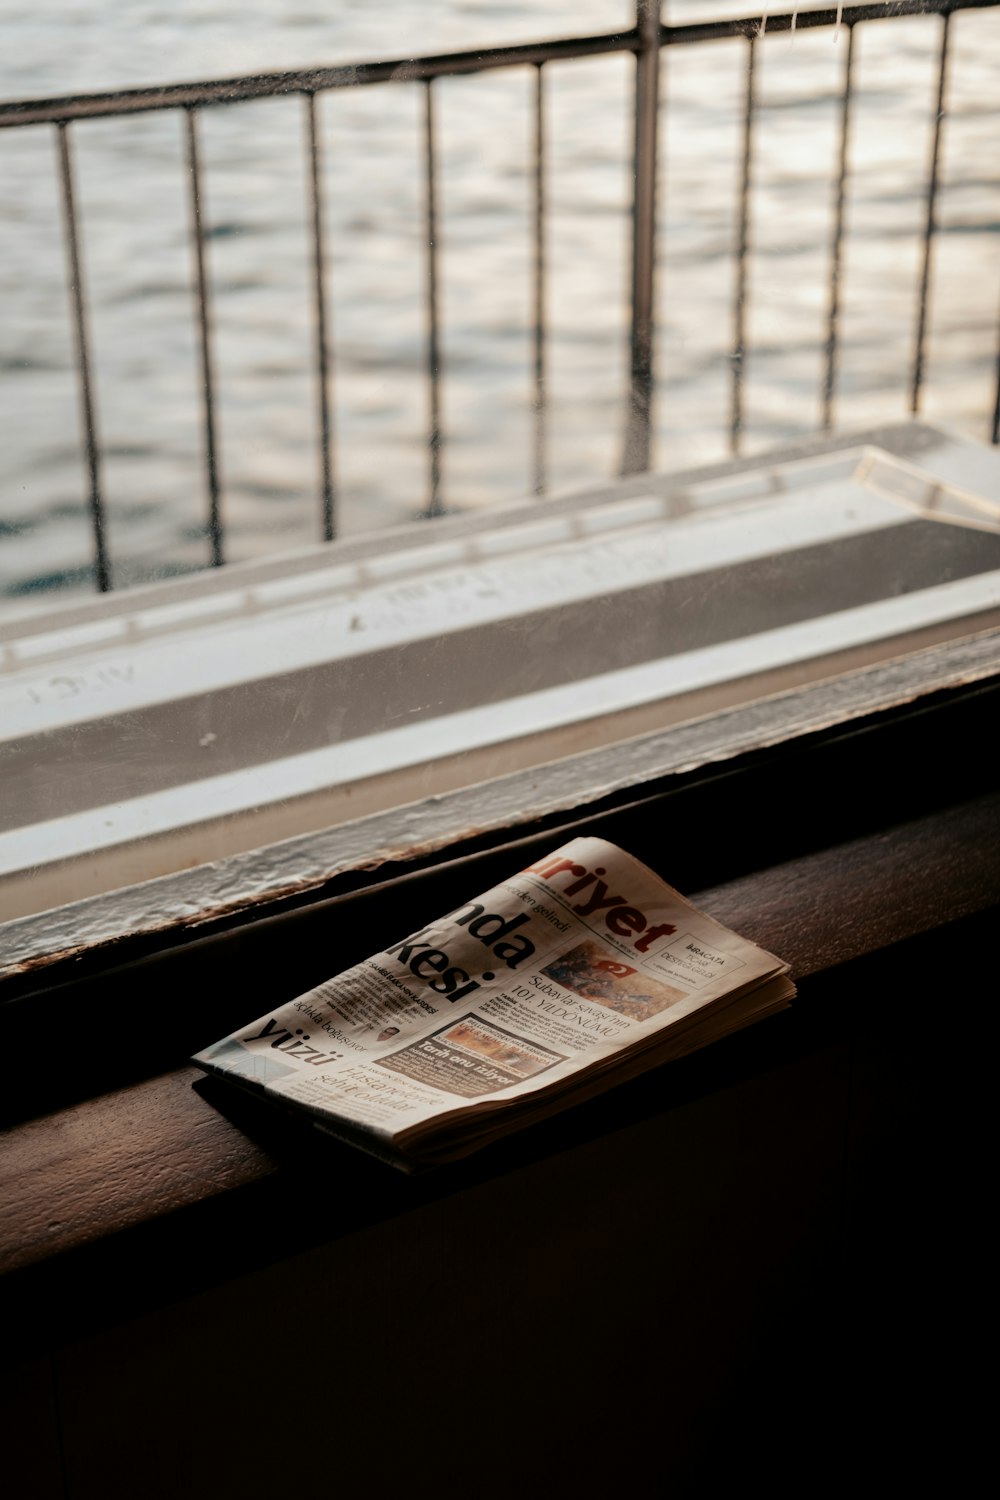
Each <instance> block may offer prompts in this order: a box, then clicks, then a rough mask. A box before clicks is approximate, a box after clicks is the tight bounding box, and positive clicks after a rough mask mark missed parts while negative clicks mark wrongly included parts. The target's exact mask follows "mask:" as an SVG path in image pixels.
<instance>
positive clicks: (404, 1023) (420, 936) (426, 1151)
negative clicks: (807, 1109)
mask: <svg viewBox="0 0 1000 1500" xmlns="http://www.w3.org/2000/svg"><path fill="white" fill-rule="evenodd" d="M794 993H795V989H794V986H793V985H792V983H791V981H790V980H789V979H788V978H787V965H786V964H783V963H782V962H781V961H780V960H779V959H776V958H775V957H773V956H772V955H771V954H769V953H765V952H764V951H763V950H762V949H760V948H758V947H756V946H755V945H754V944H753V943H750V942H748V941H746V940H745V939H743V938H740V937H738V936H737V935H736V934H735V933H733V932H731V931H729V930H728V929H727V928H725V927H722V926H721V925H720V924H719V923H717V922H714V921H713V920H712V919H711V918H710V917H707V916H705V915H704V914H703V913H702V912H699V911H698V910H697V909H696V908H695V907H693V906H692V905H691V904H690V903H689V902H688V901H686V900H685V899H684V898H683V897H682V896H681V895H679V894H678V893H677V892H676V891H674V890H673V889H671V887H670V886H668V885H667V884H666V883H665V882H664V881H662V880H661V879H660V878H659V877H658V876H657V875H655V874H654V873H653V872H652V871H651V870H649V869H648V868H647V867H646V866H645V865H643V864H641V863H640V862H639V861H638V860H636V859H634V858H633V857H632V856H631V855H629V854H626V853H625V852H624V851H623V850H621V849H619V848H617V847H616V846H615V845H613V844H609V843H607V842H605V841H604V840H602V839H596V838H577V839H574V840H573V841H572V842H571V843H568V844H566V845H565V846H564V847H562V848H560V849H557V850H555V851H554V852H553V853H551V854H549V855H547V856H546V857H545V858H543V859H540V860H538V861H537V862H536V863H535V864H533V865H530V866H529V867H528V868H527V869H525V870H522V871H521V872H520V873H519V874H517V875H514V876H512V877H511V878H510V879H509V880H504V881H502V882H501V883H500V884H499V885H497V886H494V887H493V889H492V890H489V891H486V892H485V893H484V894H482V895H480V896H476V897H475V898H474V899H470V900H469V901H468V902H466V903H465V904H464V905H462V906H460V907H458V908H456V910H454V911H451V912H449V913H447V915H445V916H443V917H441V918H440V919H439V920H438V921H435V922H432V923H430V924H429V925H428V926H426V927H423V928H421V929H420V931H419V932H415V933H412V934H410V936H408V937H405V938H403V939H401V940H400V941H398V942H394V943H392V944H390V945H389V946H388V947H387V948H385V949H384V950H383V951H382V952H381V953H377V954H375V955H373V956H372V957H371V958H368V959H365V960H364V962H362V963H360V964H357V965H355V967H354V968H351V969H348V970H346V971H345V972H344V973H342V974H338V975H336V976H335V977H334V978H332V979H330V980H328V981H327V982H326V983H324V984H321V985H319V986H318V988H316V989H314V990H310V991H309V993H308V994H305V995H302V996H300V997H299V998H298V999H297V1000H294V1001H291V1002H290V1003H288V1004H286V1005H284V1006H282V1007H281V1008H280V1009H276V1010H273V1011H269V1012H267V1013H266V1014H265V1015H263V1016H261V1017H260V1018H259V1019H257V1020H256V1021H254V1022H253V1023H252V1024H250V1025H248V1026H246V1027H244V1028H242V1029H241V1030H240V1031H237V1032H235V1033H234V1034H233V1035H232V1036H229V1037H227V1038H225V1040H223V1041H221V1042H219V1043H217V1044H216V1045H215V1046H212V1047H209V1048H207V1049H206V1050H204V1051H203V1052H200V1053H198V1054H197V1056H196V1057H195V1059H194V1061H195V1062H197V1063H198V1064H199V1065H200V1066H201V1067H203V1068H205V1069H206V1070H207V1071H209V1072H213V1073H218V1074H222V1075H225V1076H227V1077H229V1078H231V1079H232V1080H233V1081H234V1082H239V1083H241V1084H244V1085H246V1086H249V1087H251V1088H253V1089H256V1090H257V1091H259V1092H263V1093H265V1094H266V1095H268V1096H269V1097H271V1098H273V1099H274V1100H275V1102H280V1103H284V1104H285V1105H287V1106H289V1107H291V1108H294V1109H299V1110H304V1111H306V1112H307V1113H308V1114H310V1115H311V1116H312V1118H313V1120H314V1122H315V1123H316V1124H318V1125H320V1126H322V1127H323V1128H325V1129H327V1130H329V1131H331V1132H332V1133H333V1134H335V1135H338V1136H340V1137H341V1138H343V1139H345V1140H348V1141H351V1142H353V1143H355V1144H358V1145H361V1146H363V1147H366V1148H367V1149H369V1150H372V1151H374V1152H375V1154H376V1155H382V1156H384V1157H386V1158H387V1159H389V1160H390V1161H392V1162H394V1164H396V1165H399V1166H403V1167H404V1168H405V1167H413V1166H416V1165H419V1164H421V1163H432V1162H437V1161H446V1160H451V1159H453V1158H456V1157H459V1156H462V1155H465V1154H467V1153H468V1152H470V1151H473V1150H476V1149H478V1148H479V1147H480V1146H483V1145H485V1144H487V1142H488V1141H490V1140H492V1139H494V1138H495V1137H498V1136H500V1135H503V1134H506V1133H508V1132H509V1131H510V1130H512V1129H515V1128H518V1127H520V1126H522V1125H525V1124H528V1123H530V1122H531V1121H533V1120H535V1119H538V1118H541V1117H542V1116H543V1115H545V1114H549V1113H552V1112H554V1111H555V1110H557V1109H564V1108H566V1107H567V1106H568V1105H570V1104H571V1103H575V1102H577V1101H578V1100H579V1099H583V1098H587V1097H589V1096H590V1095H592V1094H595V1093H597V1092H599V1091H601V1090H603V1089H605V1088H607V1087H609V1086H611V1085H612V1084H614V1083H617V1082H618V1081H620V1080H622V1079H624V1078H627V1077H631V1076H633V1075H634V1074H636V1073H638V1072H641V1071H644V1070H645V1069H647V1068H650V1067H653V1066H657V1065H658V1064H659V1063H660V1062H663V1061H666V1060H668V1059H670V1058H673V1057H677V1056H680V1055H682V1054H683V1053H684V1052H688V1051H691V1050H693V1049H694V1048H695V1047H700V1046H704V1045H705V1044H706V1043H708V1042H711V1041H713V1040H715V1039H716V1038H717V1037H720V1036H723V1035H725V1034H727V1033H728V1032H729V1031H732V1030H735V1029H737V1028H738V1027H740V1026H744V1025H746V1024H748V1023H749V1022H750V1021H753V1020H756V1019H758V1018H759V1017H761V1016H763V1015H766V1014H769V1013H770V1012H772V1011H774V1010H777V1009H780V1008H782V1007H783V1006H785V1005H787V1003H788V1001H789V999H790V998H791V997H792V996H793V995H794Z"/></svg>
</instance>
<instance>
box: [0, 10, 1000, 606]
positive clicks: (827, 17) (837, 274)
mask: <svg viewBox="0 0 1000 1500" xmlns="http://www.w3.org/2000/svg"><path fill="white" fill-rule="evenodd" d="M998 4H1000V0H888V3H887V0H877V3H870V4H859V5H848V4H841V5H836V6H833V7H829V8H826V9H822V10H805V11H797V10H791V11H787V12H784V13H781V14H766V15H764V16H761V14H760V13H758V14H757V15H754V16H746V17H742V18H736V19H730V20H712V21H705V22H700V23H693V24H686V25H663V24H661V19H660V3H659V0H636V24H635V25H634V26H633V27H632V28H630V29H629V30H627V31H622V32H615V33H612V34H608V35H602V36H589V37H573V38H567V39H558V40H553V41H545V42H533V43H528V44H524V45H518V46H505V47H504V46H502V47H497V48H492V49H490V50H488V51H476V52H454V53H445V54H442V55H438V56H429V57H420V58H410V59H400V60H396V61H380V62H368V63H360V64H352V65H344V66H339V67H327V68H314V69H304V70H298V71H292V72H282V73H269V74H258V75H255V76H253V77H246V78H228V79H217V80H210V81H207V82H204V83H180V84H170V85H166V86H162V87H153V88H138V89H121V90H116V91H114V92H109V93H94V94H82V95H68V96H65V97H61V98H52V99H29V100H23V101H15V102H7V103H0V128H4V127H8V128H9V127H24V126H31V125H43V124H48V125H53V126H54V127H55V130H56V132H57V137H58V160H59V164H60V179H61V196H62V211H63V224H64V232H65V241H66V256H67V277H68V281H69V285H70V290H71V296H72V308H73V327H74V337H75V353H76V365H77V374H78V384H79V393H80V408H81V417H82V427H83V435H84V451H85V462H86V472H87V487H88V503H89V510H90V516H91V524H92V531H93V544H94V577H95V581H96V585H97V587H98V589H99V590H102V591H104V590H108V589H110V588H111V587H112V569H111V563H110V559H109V557H108V552H107V544H106V531H105V525H104V505H103V499H102V490H101V445H100V437H99V428H98V419H97V411H96V405H95V399H94V385H93V380H92V377H91V356H90V338H89V332H88V316H87V297H86V292H85V287H84V278H83V269H82V256H81V247H80V239H81V230H80V220H79V215H78V212H77V206H76V189H75V183H74V170H73V156H72V149H71V134H70V132H71V129H72V127H73V125H74V124H75V123H76V122H78V121H83V120H93V119H99V118H108V117H121V116H125V115H133V114H141V113H146V112H149V111H152V110H183V111H184V112H185V117H186V127H187V161H188V168H189V178H190V225H191V239H192V247H193V260H194V299H195V308H196V316H197V321H198V329H199V336H200V359H201V381H202V417H203V444H204V464H205V488H206V500H207V513H208V520H207V534H208V539H209V547H210V562H211V564H212V565H214V566H218V565H220V564H221V563H222V562H223V561H224V556H225V533H224V523H223V515H222V506H221V498H222V486H221V481H220V474H219V464H218V441H217V433H216V382H215V375H214V365H213V336H212V326H213V325H212V306H211V300H212V299H211V287H210V281H209V277H208V274H207V269H206V264H205V255H204V240H205V237H206V235H205V229H204V226H203V222H202V209H201V202H202V187H201V184H202V167H201V159H200V153H199V132H198V125H199V117H200V111H201V110H203V109H207V108H212V107H216V106H220V105H226V104H235V103H239V102H243V101H247V100H251V99H261V98H269V97H274V96H280V95H288V94H299V95H301V96H302V98H303V100H304V103H305V111H306V132H305V133H306V151H307V155H308V174H307V181H308V188H309V200H310V201H309V229H310V233H311V235H312V269H313V300H314V314H315V368H316V389H317V406H318V424H317V425H318V432H319V450H320V452H319V457H320V470H321V486H320V488H321V494H320V531H321V535H322V537H323V538H324V540H332V539H333V537H334V536H335V535H336V532H337V487H336V480H335V464H334V441H333V421H332V413H331V401H330V388H331V381H332V375H333V350H332V348H331V340H330V336H329V321H328V317H327V295H326V249H325V245H324V235H323V223H324V202H323V187H322V184H323V174H322V163H321V158H320V138H319V134H318V130H317V120H316V107H315V101H316V95H317V94H319V93H323V92H325V91H327V90H333V89H355V88H364V87H368V86H370V85H376V84H392V83H400V82H408V83H413V82H419V83H422V84H423V86H424V117H423V134H424V141H423V156H424V239H425V247H426V282H425V309H426V381H427V392H428V426H427V445H428V454H429V460H428V499H427V506H426V510H425V512H424V514H425V515H427V516H435V515H440V514H442V513H443V510H444V498H443V493H442V465H441V457H442V449H443V445H444V434H443V431H442V423H441V380H442V354H441V349H442V343H441V329H440V297H439V281H440V276H439V263H438V236H437V222H438V204H437V148H436V138H435V110H434V103H435V97H434V84H435V82H436V80H437V79H440V78H447V77H455V76H459V75H463V74H475V73H482V72H487V71H494V70H496V69H499V68H519V67H520V68H533V69H534V71H535V88H534V95H533V153H534V193H533V205H532V219H533V225H532V230H533V241H534V245H533V266H532V276H533V283H534V285H533V310H534V329H533V360H532V364H533V405H534V453H533V464H532V474H533V488H534V491H535V493H537V494H542V493H544V491H545V487H546V412H547V401H548V393H547V374H546V343H547V325H546V279H547V259H546V219H547V194H546V150H545V145H546V143H545V132H544V102H545V76H546V75H545V70H546V69H547V68H548V67H549V66H550V65H551V64H554V63H558V62H561V61H566V60H569V59H577V58H585V57H595V56H600V55H605V54H612V53H632V54H633V55H634V57H635V60H636V75H635V140H634V192H633V199H632V256H631V307H632V311H631V330H630V375H629V390H628V405H627V413H626V422H625V437H624V447H623V457H622V472H623V473H624V474H631V473H638V472H642V471H643V470H645V469H647V468H648V467H649V464H650V455H651V434H652V428H653V397H654V391H655V365H654V354H655V332H656V330H655V323H654V279H655V270H656V263H657V253H656V251H657V247H656V185H657V126H658V118H659V111H660V89H659V60H660V53H661V50H662V49H663V48H664V47H674V46H685V45H689V44H692V43H704V42H712V41H718V40H723V39H732V38H734V37H735V38H743V39H744V40H745V42H746V67H745V99H744V110H743V121H742V143H741V164H742V170H741V174H740V181H739V188H738V205H737V237H736V245H735V247H734V256H735V263H736V276H735V286H734V294H733V308H732V320H733V338H732V352H731V357H730V362H731V399H730V421H729V446H730V449H731V451H732V453H734V454H738V453H739V451H740V448H741V442H742V437H743V433H744V427H745V416H744V375H745V367H746V355H747V315H748V279H747V260H748V256H749V254H750V251H751V243H750V199H751V194H752V188H753V183H752V164H753V144H754V129H755V124H756V119H757V100H756V95H755V59H756V52H757V48H758V46H760V45H761V44H762V43H763V42H765V41H766V39H767V37H769V36H773V35H776V34H778V33H780V32H787V31H793V30H796V29H798V30H803V31H804V30H809V29H812V28H816V27H826V28H829V27H835V26H842V27H844V28H845V29H846V32H847V47H846V49H845V53H844V61H843V72H842V78H841V90H840V109H839V126H838V144H837V159H836V163H835V194H834V213H833V227H832V238H831V244H830V276H829V289H828V291H829V295H828V307H827V317H826V328H827V333H826V340H825V349H824V361H823V364H824V368H823V377H822V389H821V408H822V426H823V428H824V429H827V430H828V429H830V428H831V427H832V425H833V420H834V409H835V397H836V385H837V361H838V353H839V332H840V294H841V280H842V264H843V240H844V210H845V189H846V182H847V177H848V166H849V164H848V141H849V131H850V121H851V106H852V99H853V88H854V61H855V45H854V38H855V32H856V29H857V28H858V27H859V26H861V25H863V24H867V23H882V22H887V21H891V20H897V19H899V18H901V17H909V16H924V15H933V16H938V17H940V20H941V32H940V43H939V51H938V67H937V85H936V90H935V98H934V100H933V115H932V119H933V132H932V145H931V154H930V162H929V166H928V174H927V184H926V215H925V219H924V225H923V235H922V255H921V270H920V277H919V288H918V298H917V308H916V317H915V332H914V344H913V362H912V372H911V379H910V391H909V395H910V410H911V411H912V412H913V413H917V412H918V411H919V409H920V402H921V391H922V388H923V384H924V378H925V364H926V341H927V328H928V305H929V296H930V287H931V271H932V263H933V253H934V241H935V235H936V232H937V228H938V224H937V207H938V196H939V187H940V158H941V140H942V130H943V125H944V120H945V118H946V111H947V84H948V59H949V29H950V20H951V16H952V15H953V14H954V13H955V12H957V11H964V10H979V9H989V8H993V7H995V6H997V5H998ZM992 441H993V442H994V443H997V442H1000V352H998V356H997V371H996V397H995V401H994V410H993V420H992Z"/></svg>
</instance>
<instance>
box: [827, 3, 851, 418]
mask: <svg viewBox="0 0 1000 1500" xmlns="http://www.w3.org/2000/svg"><path fill="white" fill-rule="evenodd" d="M853 66H854V27H853V26H848V28H847V52H846V54H845V56H844V84H843V88H842V90H841V95H840V157H839V163H838V168H837V185H836V188H835V190H834V207H833V240H832V244H831V246H830V310H829V317H828V320H827V333H826V373H825V375H824V378H823V430H824V432H829V431H830V428H831V427H832V426H833V403H834V394H835V390H836V384H837V352H838V351H837V340H838V336H839V332H840V326H839V325H840V277H841V268H842V260H843V243H844V202H845V199H846V187H847V157H848V146H849V141H850V131H851V98H852V90H853V76H852V69H853Z"/></svg>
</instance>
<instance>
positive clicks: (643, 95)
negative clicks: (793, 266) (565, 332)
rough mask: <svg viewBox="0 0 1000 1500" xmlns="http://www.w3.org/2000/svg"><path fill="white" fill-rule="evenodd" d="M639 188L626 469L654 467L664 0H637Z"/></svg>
mask: <svg viewBox="0 0 1000 1500" xmlns="http://www.w3.org/2000/svg"><path fill="white" fill-rule="evenodd" d="M635 26H636V38H637V46H636V56H635V64H636V68H635V189H634V195H633V199H632V337H631V369H630V378H629V406H628V420H627V424H626V429H625V454H624V458H623V460H622V473H623V474H638V473H641V472H642V471H643V470H645V469H648V468H649V464H650V448H651V427H652V408H653V312H654V308H653V275H654V270H655V266H656V137H657V125H658V120H659V93H660V0H636V15H635Z"/></svg>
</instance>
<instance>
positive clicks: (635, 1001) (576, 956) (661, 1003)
mask: <svg viewBox="0 0 1000 1500" xmlns="http://www.w3.org/2000/svg"><path fill="white" fill-rule="evenodd" d="M542 973H543V974H545V975H546V976H547V977H548V978H549V979H554V980H555V981H556V983H557V984H561V985H563V986H564V987H565V988H566V989H568V990H572V991H573V992H574V994H577V995H582V996H583V997H584V999H586V1000H596V1001H597V1004H598V1005H604V1006H606V1007H607V1009H608V1010H616V1011H617V1012H618V1013H619V1015H622V1016H631V1018H632V1020H633V1021H645V1020H646V1019H647V1018H648V1017H649V1016H656V1015H659V1013H660V1011H662V1010H666V1009H667V1006H668V1005H676V1003H677V1001H678V1000H683V999H684V998H685V995H686V991H685V990H678V989H675V988H674V987H673V986H672V985H669V984H660V983H659V982H658V981H657V980H655V979H649V978H648V977H647V976H646V975H645V974H643V973H642V971H641V970H640V969H638V968H633V967H632V966H631V965H630V964H626V963H622V961H621V959H620V958H618V957H617V956H616V955H615V954H614V953H611V952H609V950H608V949H607V948H602V947H601V945H600V943H595V942H594V940H593V939H592V938H588V939H587V940H586V942H583V943H578V944H577V945H576V947H575V948H571V949H570V950H569V952H568V953H564V954H563V955H562V957H561V958H557V959H555V960H554V961H553V962H552V963H550V964H547V965H546V967H545V968H543V969H542Z"/></svg>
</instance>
